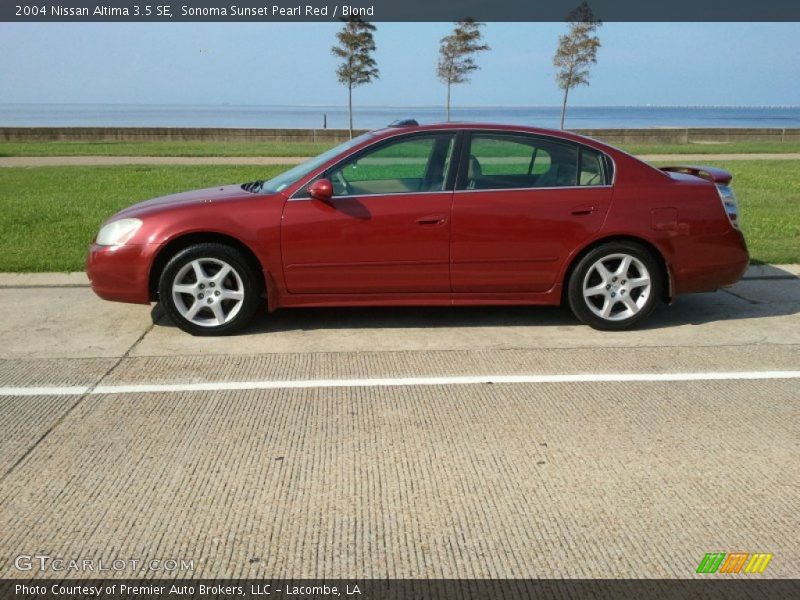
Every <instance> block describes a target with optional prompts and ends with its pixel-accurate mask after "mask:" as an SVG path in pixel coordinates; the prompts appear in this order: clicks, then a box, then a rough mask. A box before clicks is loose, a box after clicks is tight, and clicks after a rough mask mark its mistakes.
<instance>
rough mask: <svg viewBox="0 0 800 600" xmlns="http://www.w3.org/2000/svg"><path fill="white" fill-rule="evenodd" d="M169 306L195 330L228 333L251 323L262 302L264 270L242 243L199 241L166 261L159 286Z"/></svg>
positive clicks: (182, 324)
mask: <svg viewBox="0 0 800 600" xmlns="http://www.w3.org/2000/svg"><path fill="white" fill-rule="evenodd" d="M158 294H159V301H160V302H161V305H162V306H163V307H164V311H165V312H166V313H167V314H168V315H169V317H170V319H172V321H173V323H175V324H176V325H177V326H178V327H180V328H181V329H183V330H184V331H186V332H188V333H191V334H192V335H226V334H229V333H233V332H235V331H238V330H239V329H241V328H242V327H244V326H245V325H247V324H248V323H249V322H250V321H251V320H252V319H253V316H254V315H255V313H256V311H257V310H258V307H259V306H260V304H261V285H260V283H259V278H258V274H257V272H256V271H255V269H253V267H251V266H250V264H249V263H248V262H247V261H246V260H245V259H244V258H243V257H242V255H241V253H240V252H238V251H237V250H236V249H234V248H231V247H230V246H226V245H224V244H214V243H206V244H195V245H193V246H189V247H188V248H185V249H184V250H182V251H180V252H179V253H177V254H176V255H175V256H174V257H172V259H171V260H170V261H169V262H168V263H167V265H166V267H164V271H163V272H162V273H161V279H160V281H159V287H158Z"/></svg>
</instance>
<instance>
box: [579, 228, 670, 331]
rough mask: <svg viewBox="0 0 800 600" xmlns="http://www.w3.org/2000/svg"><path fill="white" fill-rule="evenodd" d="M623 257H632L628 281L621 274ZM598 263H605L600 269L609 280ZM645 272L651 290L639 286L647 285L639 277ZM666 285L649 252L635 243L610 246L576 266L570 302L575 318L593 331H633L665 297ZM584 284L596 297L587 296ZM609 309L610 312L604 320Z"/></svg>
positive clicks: (612, 244)
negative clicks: (664, 285) (604, 270)
mask: <svg viewBox="0 0 800 600" xmlns="http://www.w3.org/2000/svg"><path fill="white" fill-rule="evenodd" d="M620 256H629V257H631V261H630V264H631V266H630V267H628V270H627V271H626V276H625V277H621V276H620V274H621V273H620V272H619V269H622V268H624V267H623V258H620ZM598 261H603V262H601V263H600V265H601V266H602V267H605V269H606V271H608V277H604V276H603V275H602V274H601V271H600V270H599V269H598V268H596V267H595V266H596V265H597V264H598ZM637 261H638V264H637ZM642 269H646V271H647V273H646V275H647V276H648V279H649V282H650V285H649V287H645V286H643V285H639V284H641V282H642V281H644V278H643V276H642V275H644V274H641V273H639V272H640V271H641V270H642ZM614 271H617V272H614ZM637 273H639V275H640V276H637ZM663 281H664V273H663V270H662V268H661V265H660V263H659V261H658V260H657V259H656V258H655V257H654V256H653V254H652V253H651V252H650V251H649V250H648V249H647V248H645V247H644V246H642V245H640V244H637V243H634V242H624V241H620V242H608V243H606V244H602V245H601V246H598V247H597V248H593V249H592V250H591V251H589V252H588V253H586V255H585V256H583V257H582V258H581V259H580V260H579V261H578V263H577V264H576V265H575V268H574V269H573V270H572V273H571V275H570V277H569V281H568V283H567V300H568V302H569V307H570V309H571V310H572V312H573V314H574V315H575V316H576V317H577V318H578V319H579V320H580V321H581V322H583V323H586V324H587V325H589V326H590V327H593V328H594V329H600V330H603V331H620V330H623V329H631V328H633V327H635V326H636V325H638V324H639V323H641V322H642V321H643V320H644V319H646V318H647V317H648V315H650V313H652V312H653V309H654V308H655V306H656V303H657V302H658V300H659V298H661V297H662V293H663ZM584 284H585V285H586V287H587V289H588V291H594V292H595V293H594V295H591V296H590V297H586V296H584ZM637 286H638V287H637ZM612 296H613V298H612ZM609 305H610V308H609V309H608V311H610V312H608V316H607V317H604V316H603V314H605V313H606V311H604V309H605V308H606V307H608V306H609ZM634 308H637V310H636V312H634ZM600 313H603V314H600ZM626 315H629V316H626Z"/></svg>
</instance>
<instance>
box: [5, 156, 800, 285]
mask: <svg viewBox="0 0 800 600" xmlns="http://www.w3.org/2000/svg"><path fill="white" fill-rule="evenodd" d="M709 162H712V164H716V165H718V166H721V167H723V168H726V169H728V170H730V171H731V172H732V173H733V174H734V188H735V190H736V192H737V195H738V197H739V199H740V202H741V204H742V212H743V226H744V230H745V234H746V236H747V241H748V244H749V246H750V251H751V255H752V258H753V259H754V260H757V261H762V262H772V263H791V262H794V263H797V262H800V161H794V160H775V161H770V160H766V161H746V160H745V161H730V162H727V163H725V162H715V161H709ZM286 168H287V167H285V166H266V167H264V166H127V167H40V168H2V169H0V214H2V215H3V217H2V219H0V271H74V270H81V269H83V266H84V257H85V252H86V246H87V244H88V243H89V241H90V240H91V239H92V236H93V235H94V234H95V232H96V230H97V227H98V225H99V224H100V223H101V222H102V221H103V220H104V219H106V218H107V217H108V216H110V215H111V214H113V213H114V212H115V211H117V210H119V209H121V208H123V207H125V206H128V205H130V204H133V203H134V202H138V201H141V200H145V199H147V198H152V197H155V196H159V195H163V194H167V193H171V192H177V191H182V190H187V189H193V188H202V187H209V186H213V185H218V184H222V183H226V182H242V181H248V180H253V179H261V178H268V177H271V176H273V175H276V174H277V173H279V172H281V171H282V170H284V169H286Z"/></svg>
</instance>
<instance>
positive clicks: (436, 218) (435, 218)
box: [417, 215, 447, 225]
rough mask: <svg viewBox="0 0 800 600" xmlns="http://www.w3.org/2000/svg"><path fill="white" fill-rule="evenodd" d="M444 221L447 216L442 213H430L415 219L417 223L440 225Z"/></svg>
mask: <svg viewBox="0 0 800 600" xmlns="http://www.w3.org/2000/svg"><path fill="white" fill-rule="evenodd" d="M446 221H447V217H446V216H444V215H431V216H429V217H421V218H419V219H417V225H442V224H443V223H445V222H446Z"/></svg>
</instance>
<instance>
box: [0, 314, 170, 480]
mask: <svg viewBox="0 0 800 600" xmlns="http://www.w3.org/2000/svg"><path fill="white" fill-rule="evenodd" d="M155 325H156V324H155V323H151V324H150V326H149V327H148V328H147V329H145V330H144V332H143V333H142V335H140V336H139V337H138V338H137V339H136V341H135V342H133V344H131V347H130V348H128V349H127V350H126V351H125V354H123V355H122V356H120V357H119V358H118V359H117V360H116V361H115V362H114V364H113V365H111V367H109V369H108V370H107V371H106V372H105V373H103V374H102V375H101V376H100V377H99V378H98V379H97V381H96V382H95V383H93V384H92V385H89V386H77V387H65V388H28V387H22V388H17V389H20V390H25V391H27V390H32V389H54V390H69V391H68V393H59V392H57V393H52V394H45V395H48V396H80V397H79V398H78V399H77V400H75V402H73V403H72V405H71V406H70V407H69V408H68V409H67V410H66V411H65V412H64V414H62V415H61V416H60V417H59V418H58V419H56V421H55V422H54V423H53V424H52V425H51V426H50V427H49V428H48V429H47V431H45V432H44V433H43V434H42V435H41V436H39V438H38V439H37V440H36V441H35V442H34V443H33V444H31V446H30V448H28V449H27V450H26V451H25V452H24V453H23V454H22V456H20V457H19V458H18V459H17V460H16V461H15V462H14V464H13V465H11V466H10V467H9V468H8V469H6V471H5V472H4V473H3V474H2V475H0V484H2V483H3V482H4V481H5V480H6V478H7V477H8V476H9V475H11V473H13V472H14V470H15V469H16V468H17V467H19V466H20V465H21V464H22V463H23V462H25V460H26V459H27V458H28V457H29V456H30V455H31V454H32V453H33V451H34V450H36V448H37V447H38V446H39V444H41V443H42V442H43V441H44V440H45V439H46V438H47V436H48V435H50V434H51V433H52V432H53V431H55V429H56V428H57V427H58V426H59V425H61V424H62V423H63V422H64V421H66V419H67V417H69V415H70V414H72V412H73V411H74V410H75V409H76V408H78V406H79V405H80V404H81V402H83V401H84V400H85V399H86V398H87V397H89V396H91V395H93V394H96V393H97V392H96V390H97V387H98V386H99V384H100V383H101V382H103V381H104V380H105V379H106V378H107V377H108V376H109V375H111V373H113V371H114V369H116V368H117V367H118V366H119V365H120V363H122V361H123V360H125V359H126V358H127V357H128V356H129V355H130V353H131V352H132V351H133V349H134V348H136V346H137V345H139V343H140V342H141V341H142V340H143V339H144V337H145V336H146V335H147V334H148V333H150V332H151V331H152V330H153V327H155ZM8 389H14V388H0V397H2V396H30V395H31V394H30V393H25V392H23V393H21V394H6V393H4V392H5V391H6V390H8Z"/></svg>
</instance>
